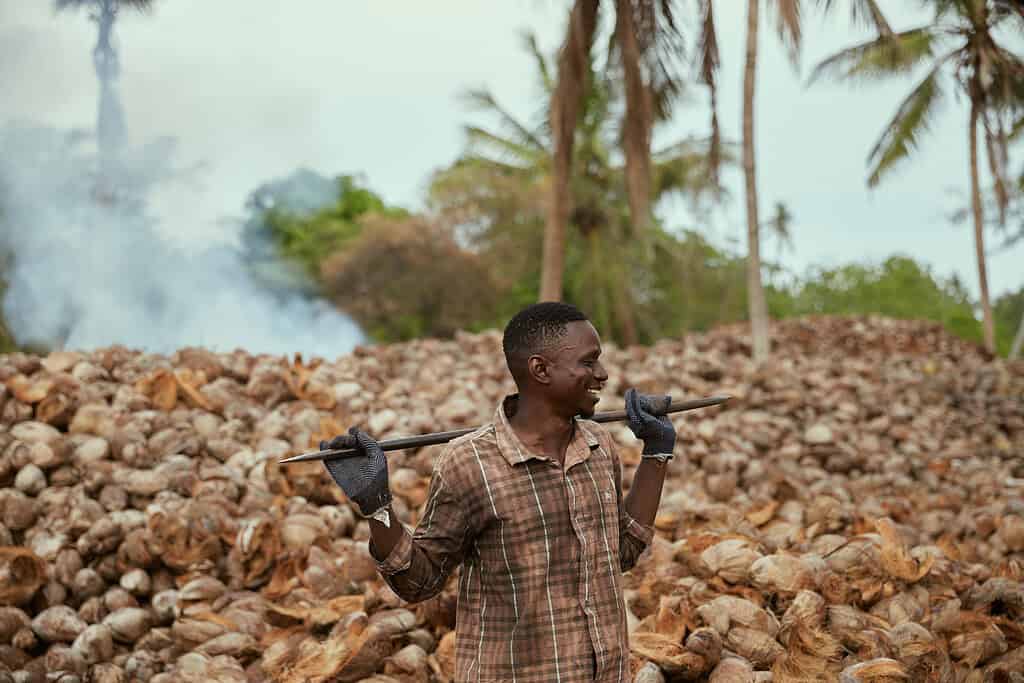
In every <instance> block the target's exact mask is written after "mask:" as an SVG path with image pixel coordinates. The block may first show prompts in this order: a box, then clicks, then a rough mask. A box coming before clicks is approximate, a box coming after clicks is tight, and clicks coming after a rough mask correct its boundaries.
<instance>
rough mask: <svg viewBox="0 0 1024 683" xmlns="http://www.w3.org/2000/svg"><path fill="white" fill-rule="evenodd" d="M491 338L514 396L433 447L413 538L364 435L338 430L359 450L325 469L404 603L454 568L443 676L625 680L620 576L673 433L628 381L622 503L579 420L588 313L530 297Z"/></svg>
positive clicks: (583, 409) (635, 548)
mask: <svg viewBox="0 0 1024 683" xmlns="http://www.w3.org/2000/svg"><path fill="white" fill-rule="evenodd" d="M503 347H504V351H505V359H506V362H507V363H508V368H509V371H510V372H511V373H512V377H513V379H514V380H515V383H516V386H517V388H518V389H519V393H518V394H515V395H513V396H508V397H506V398H505V399H504V400H503V401H502V402H501V404H500V405H498V407H497V409H496V410H495V412H494V420H493V422H492V423H490V424H487V425H485V426H483V427H481V428H479V429H477V430H476V431H474V432H473V433H471V434H468V435H466V436H463V437H461V438H459V439H456V440H454V441H452V442H451V443H450V444H448V446H447V447H446V448H445V450H444V452H442V453H441V455H440V456H439V457H438V459H437V462H436V463H435V465H434V473H433V477H432V479H431V483H430V490H429V493H428V497H427V501H426V503H425V504H424V510H423V515H422V517H421V519H420V522H419V525H418V526H417V528H416V530H415V532H414V533H413V534H411V535H410V533H409V532H408V531H407V530H406V529H405V527H404V526H403V525H402V524H401V523H399V522H396V521H395V517H394V515H393V513H392V512H391V510H390V501H391V494H390V492H389V490H388V478H387V462H386V461H385V459H384V454H383V453H382V452H381V450H380V447H379V445H378V444H377V442H376V441H374V440H373V439H372V438H370V437H369V436H368V435H367V434H365V433H364V432H361V431H359V430H357V429H355V428H353V429H351V430H350V434H352V435H353V436H355V438H356V440H357V441H358V443H359V444H360V448H361V449H362V450H364V451H365V453H366V458H365V459H364V458H358V457H357V458H350V459H341V460H335V461H332V462H329V463H328V470H329V471H330V473H331V476H332V477H333V478H334V479H335V481H337V483H338V484H339V485H340V486H341V487H342V489H343V490H344V491H345V493H346V495H348V496H349V498H350V499H351V500H352V501H353V502H355V503H356V504H357V505H358V506H359V508H360V511H361V512H362V513H363V514H364V515H365V516H366V517H368V518H370V533H371V540H370V551H371V553H372V554H373V556H374V558H375V559H376V560H377V561H378V569H379V571H380V573H381V575H382V576H383V578H384V580H385V581H386V582H387V583H388V585H389V586H391V588H392V589H393V590H394V591H395V593H397V594H398V595H399V596H401V597H402V598H403V599H404V600H407V601H409V602H418V601H421V600H425V599H427V598H429V597H431V596H433V595H435V594H437V593H438V592H439V591H440V590H441V589H442V588H443V587H444V585H445V581H446V579H447V578H448V576H449V575H450V573H451V572H452V571H453V570H454V569H455V568H456V567H458V566H460V565H462V573H461V576H460V578H459V600H458V612H457V617H456V662H455V666H456V674H455V679H456V680H457V681H476V680H480V681H517V682H519V683H530V682H534V683H540V682H544V683H548V682H550V681H561V682H562V683H570V682H573V681H599V682H601V683H605V682H612V681H614V682H615V683H619V682H620V681H625V680H627V679H628V675H629V671H628V668H629V667H628V663H629V660H628V656H629V647H628V642H627V636H628V634H627V630H626V616H625V604H624V602H623V596H622V580H621V579H622V572H624V571H628V570H629V569H631V568H632V567H633V566H634V565H635V564H636V561H637V559H638V557H639V556H640V554H641V553H642V552H643V551H644V549H645V548H646V547H647V545H648V544H649V543H650V541H651V537H652V534H653V530H652V524H653V523H654V516H655V512H656V511H657V509H658V503H659V501H660V500H661V489H662V484H663V482H664V479H665V469H666V466H667V462H668V460H669V459H671V457H672V451H673V448H674V445H675V437H676V435H675V429H674V428H673V427H672V423H671V422H670V421H669V419H668V418H667V417H655V416H654V415H652V414H651V413H650V412H649V411H650V410H652V406H651V405H650V403H649V401H648V399H647V398H646V397H642V396H640V395H639V394H637V393H636V391H635V390H633V389H630V390H629V391H628V392H627V394H626V410H627V412H628V413H629V416H630V420H629V424H630V428H631V429H632V430H633V431H634V433H635V434H636V435H637V436H638V437H639V438H641V439H643V441H644V448H643V458H642V459H641V463H640V465H639V466H638V467H637V470H636V474H635V476H634V479H633V485H632V487H631V488H630V491H629V496H627V497H626V499H625V500H623V497H622V486H621V482H622V473H621V467H620V464H619V457H618V453H617V452H616V447H615V444H614V442H613V441H612V440H611V438H610V437H609V436H608V434H607V433H606V432H605V431H604V430H603V429H602V428H601V427H600V426H599V425H598V424H597V423H595V422H591V421H589V420H586V419H585V418H586V417H590V416H592V415H593V414H594V406H595V405H596V404H597V402H598V394H599V392H600V391H601V388H602V386H603V385H604V383H605V382H606V381H607V379H608V373H607V372H605V369H604V367H602V365H601V361H600V356H601V342H600V338H599V337H598V334H597V331H596V330H595V329H594V327H593V325H591V324H590V322H589V321H588V320H587V319H586V317H585V316H584V315H583V314H582V313H581V312H580V311H579V310H577V309H576V308H575V307H573V306H570V305H567V304H563V303H554V302H547V303H541V304H536V305H533V306H530V307H528V308H526V309H524V310H523V311H521V312H519V313H518V314H517V315H516V316H515V317H514V318H512V320H511V321H510V322H509V324H508V326H507V327H506V328H505V335H504V341H503ZM339 438H340V437H339ZM332 444H334V446H332ZM339 445H340V443H335V441H332V442H331V443H323V444H321V448H326V447H336V446H339Z"/></svg>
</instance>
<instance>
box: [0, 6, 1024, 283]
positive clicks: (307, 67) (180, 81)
mask: <svg viewBox="0 0 1024 683" xmlns="http://www.w3.org/2000/svg"><path fill="white" fill-rule="evenodd" d="M683 4H685V3H683ZM882 4H883V7H884V8H885V9H886V10H887V11H890V12H893V13H892V14H891V15H890V19H891V22H892V23H893V25H894V27H896V28H897V29H902V28H908V27H910V26H911V25H915V24H916V23H919V22H920V21H921V20H922V19H926V18H927V17H925V16H923V15H920V14H917V15H915V13H913V12H909V11H907V10H906V6H907V5H908V4H910V3H906V2H903V1H901V0H887V1H886V2H883V3H882ZM745 6H746V3H745V2H741V1H740V0H724V1H722V2H719V3H717V5H716V7H717V8H718V16H717V19H718V24H719V30H720V34H721V36H720V38H721V42H722V69H723V73H722V77H721V94H720V107H721V109H720V117H721V122H722V126H723V130H724V133H725V134H726V135H727V136H728V137H731V138H733V139H738V138H739V131H740V122H741V84H742V69H743V41H744V30H745ZM567 7H568V3H566V2H565V1H564V0H562V1H559V0H514V1H513V0H505V1H504V2H500V3H499V2H479V0H434V1H433V2H401V3H400V2H394V1H393V0H373V1H372V2H352V1H348V2H340V1H338V0H303V2H291V3H284V2H279V1H277V0H216V2H209V1H200V0H163V1H161V0H157V2H156V7H155V10H154V11H153V12H152V13H150V14H148V15H129V14H125V15H124V16H123V17H122V18H121V19H120V20H119V22H118V25H117V29H116V41H117V45H118V47H119V49H120V56H121V61H122V71H123V73H122V79H121V93H122V98H123V102H124V105H125V111H126V120H127V125H128V129H129V135H130V138H131V140H132V141H133V142H134V143H139V144H141V143H145V142H146V141H147V140H152V139H154V138H157V137H162V136H173V137H175V138H176V139H177V140H178V156H177V158H178V160H179V162H180V163H181V164H182V165H189V164H193V163H197V162H203V163H205V170H204V171H203V172H202V174H201V185H202V186H201V187H196V186H191V185H190V186H184V185H182V186H177V187H175V188H172V189H169V190H168V191H166V192H164V193H162V194H161V196H160V197H159V198H158V201H157V206H156V210H157V212H158V214H159V215H160V216H161V218H162V220H163V226H164V229H166V230H169V231H171V232H175V233H178V234H182V235H186V236H189V237H196V236H202V235H210V234H217V233H219V232H222V231H223V227H222V226H219V223H220V222H221V221H222V219H223V218H225V217H227V216H238V215H240V214H241V211H242V204H243V202H244V199H245V196H246V195H247V193H248V192H249V191H250V190H252V189H253V188H255V187H256V186H257V185H259V184H260V183H262V182H265V181H267V180H269V179H272V178H275V177H279V176H282V175H286V174H288V173H290V172H291V171H292V170H294V169H295V168H297V167H299V166H308V167H310V168H313V169H315V170H317V171H319V172H321V173H325V174H330V175H335V174H339V173H362V174H364V175H365V177H366V179H367V181H368V182H369V184H370V186H371V187H372V188H373V189H374V190H376V191H378V192H379V193H381V194H382V195H383V196H384V197H385V199H386V200H388V201H390V202H393V203H398V204H402V205H405V206H407V207H410V208H417V207H419V206H421V205H422V201H423V195H424V189H425V185H426V181H427V178H428V176H429V174H430V172H431V171H432V170H433V169H435V168H437V167H439V166H442V165H445V164H446V163H448V162H450V161H451V160H452V159H453V158H455V157H456V156H457V155H458V154H459V152H460V151H461V149H462V147H463V137H462V129H461V126H462V124H463V123H464V122H465V121H467V120H468V119H469V118H470V116H469V115H467V113H466V112H465V110H464V109H463V108H462V105H461V103H460V102H459V100H458V94H459V93H460V92H461V91H463V90H464V89H465V88H467V87H470V86H482V85H486V86H487V87H489V88H491V89H492V90H493V91H494V92H495V93H496V94H497V96H498V97H499V99H500V100H501V101H502V102H504V103H506V104H507V106H508V107H509V108H510V109H512V110H513V111H515V112H516V113H518V114H521V115H523V116H524V117H528V116H530V115H532V114H534V113H535V112H537V111H538V110H539V108H540V107H542V106H543V102H542V101H541V100H540V99H539V98H538V93H537V89H536V84H535V81H534V69H533V65H532V63H531V61H530V59H529V58H528V57H527V56H526V55H525V53H524V52H523V50H522V48H521V40H520V33H521V31H522V30H523V29H532V30H534V31H536V32H537V33H538V35H539V37H540V40H541V42H542V45H544V46H545V47H548V48H554V47H556V46H557V43H558V40H559V37H560V35H561V32H562V28H563V25H564V18H565V14H566V8H567ZM896 7H903V8H904V9H903V10H902V11H903V13H902V14H900V13H899V12H900V11H901V10H896V9H894V8H896ZM846 19H847V17H846V16H845V14H844V15H841V16H839V15H837V16H835V17H833V18H831V19H830V20H828V21H827V22H826V21H823V20H821V19H820V18H819V17H818V16H810V17H809V18H808V20H807V21H806V25H805V32H806V43H805V50H804V55H803V68H802V73H801V74H797V73H796V72H795V71H794V69H793V68H792V67H791V66H790V65H789V63H788V62H787V61H786V59H785V55H784V54H783V52H782V50H781V49H780V47H779V44H778V41H777V40H776V39H775V37H774V35H773V34H772V32H771V31H770V28H771V25H772V24H770V23H769V22H770V21H771V18H770V17H765V18H764V20H763V24H762V26H763V27H764V28H766V29H769V30H766V31H763V32H762V37H761V47H762V55H763V59H762V60H761V62H760V64H759V80H758V99H757V116H758V118H757V151H758V161H759V181H760V194H761V204H762V207H761V208H762V214H763V215H764V216H767V215H768V213H769V212H770V210H771V207H772V206H773V205H774V203H775V202H776V201H784V202H786V204H787V205H788V206H789V208H790V209H791V211H792V212H793V214H794V216H795V222H794V225H793V232H794V242H795V249H794V251H793V252H790V253H788V254H786V255H785V257H784V258H785V261H786V262H787V264H788V265H789V266H790V267H791V268H794V269H796V270H798V271H801V270H803V269H804V268H805V267H806V266H807V265H809V264H836V263H840V262H848V261H850V260H869V259H870V260H879V259H882V258H884V257H885V256H887V255H889V254H892V253H896V252H902V253H906V254H911V255H913V256H915V257H917V258H920V259H922V260H924V261H926V262H927V263H929V264H931V265H932V266H933V267H934V269H935V270H936V272H937V273H939V274H940V275H951V274H952V273H954V272H956V273H959V274H960V276H961V277H962V279H963V280H964V281H965V283H967V284H968V286H969V287H970V288H971V290H972V291H977V272H976V267H975V260H974V247H973V238H972V233H971V231H970V229H969V227H968V226H966V225H961V226H951V225H950V223H949V222H948V221H947V220H946V218H945V216H946V214H948V213H949V212H950V211H951V210H953V209H955V208H957V207H958V206H962V205H965V204H966V203H967V201H968V195H967V187H968V167H967V161H966V159H967V134H966V119H967V110H966V108H965V106H964V104H963V103H962V102H958V101H957V100H955V99H953V98H949V99H948V100H947V101H946V103H945V106H944V109H943V112H942V115H941V117H940V118H939V119H938V120H937V122H936V125H935V126H934V127H933V129H932V131H931V133H930V134H929V135H928V136H927V137H926V138H925V139H924V140H923V142H922V145H921V149H920V153H919V154H918V155H917V157H916V158H915V159H913V160H911V161H909V162H907V163H905V164H904V165H903V166H901V167H900V168H899V169H897V170H896V171H895V172H894V173H893V174H892V176H891V177H890V178H889V179H888V180H887V182H886V183H885V184H884V185H883V186H882V187H880V188H878V189H875V190H873V191H869V190H868V189H866V186H865V182H864V180H865V176H866V169H865V165H864V161H865V157H866V154H867V152H868V150H869V149H870V148H871V145H872V144H873V143H874V141H875V139H876V138H877V136H878V134H879V132H880V131H881V130H882V127H883V125H884V124H885V122H886V121H887V120H888V119H889V118H890V117H891V116H892V114H893V112H894V111H895V108H896V106H897V104H898V103H899V101H900V100H901V99H902V97H903V96H904V95H905V94H906V93H907V92H909V89H910V88H911V87H912V85H913V81H910V80H905V81H899V80H897V81H893V82H886V83H880V84H869V85H865V86H862V87H859V88H853V87H848V86H845V85H837V84H830V83H824V84H821V85H816V86H815V87H813V88H810V89H807V88H805V87H804V85H803V82H804V80H805V78H806V74H807V73H808V72H809V69H810V66H812V65H813V64H815V63H817V61H818V60H819V59H820V58H821V57H823V56H825V55H826V54H828V53H830V52H831V51H834V50H835V49H836V48H837V47H839V46H842V45H849V44H851V43H853V42H856V41H858V40H860V39H861V38H863V37H865V36H866V29H857V28H854V27H851V26H850V25H849V24H848V22H847V21H846ZM94 43H95V25H94V24H93V23H92V22H90V21H88V19H87V17H86V15H85V14H84V13H82V12H79V13H74V12H71V13H66V14H62V15H57V14H55V12H54V11H53V9H52V3H50V2H47V1H46V0H36V1H34V2H29V1H27V0H0V93H2V109H0V121H2V120H5V119H18V120H30V121H35V122H39V123H45V124H50V125H54V126H59V127H90V126H92V125H93V124H94V119H95V108H96V98H97V85H96V78H95V74H94V72H93V68H92V62H91V50H92V47H93V44H94ZM706 125H707V115H706V110H705V108H704V106H703V101H702V100H701V99H698V100H696V101H694V102H692V103H690V104H687V105H683V106H681V107H680V110H679V113H678V115H677V118H676V120H674V121H673V122H672V124H671V126H670V127H669V129H668V130H665V131H662V133H661V134H660V135H661V138H660V139H663V140H667V139H670V138H672V137H678V136H684V135H687V134H691V133H694V134H705V133H706ZM1018 149H1019V150H1020V151H1018V155H1019V154H1020V153H1021V152H1024V149H1022V148H1018ZM1018 158H1019V157H1018ZM728 180H729V183H730V184H731V186H732V188H733V195H734V201H733V203H732V205H731V206H730V207H728V208H727V209H726V210H725V211H723V212H722V213H721V215H719V216H717V217H716V220H715V221H714V223H713V224H712V225H708V226H700V227H702V228H703V229H704V230H705V231H706V232H707V233H708V234H709V236H711V237H712V238H713V239H714V240H716V241H718V242H722V241H725V240H729V239H735V240H740V239H745V228H744V225H745V223H744V213H743V202H742V199H743V194H742V178H741V175H740V174H739V173H738V172H734V173H731V174H730V175H729V177H728ZM663 209H665V210H664V211H663V215H664V216H665V217H666V219H667V222H668V223H669V225H681V224H683V223H684V222H685V221H686V220H687V217H686V216H685V214H684V213H683V212H682V210H681V209H680V208H678V207H675V206H668V207H663ZM991 243H992V241H990V244H991ZM766 250H767V251H766V253H767V255H768V256H769V257H773V256H775V254H776V249H775V246H774V245H772V244H768V245H767V246H766ZM989 273H990V285H991V289H992V291H993V294H994V295H998V294H999V293H1001V292H1004V291H1007V290H1010V289H1017V288H1019V287H1020V286H1021V285H1022V284H1024V245H1022V246H1018V247H1017V248H1016V249H1014V250H1011V251H1007V252H1003V253H999V254H992V256H991V258H990V261H989Z"/></svg>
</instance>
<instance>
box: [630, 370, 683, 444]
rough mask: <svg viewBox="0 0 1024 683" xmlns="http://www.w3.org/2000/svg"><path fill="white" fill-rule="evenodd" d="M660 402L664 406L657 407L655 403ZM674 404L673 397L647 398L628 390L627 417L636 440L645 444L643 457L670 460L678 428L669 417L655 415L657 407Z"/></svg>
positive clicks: (659, 406)
mask: <svg viewBox="0 0 1024 683" xmlns="http://www.w3.org/2000/svg"><path fill="white" fill-rule="evenodd" d="M656 399H662V400H659V401H658V402H659V403H663V405H658V406H655V405H654V403H653V401H654V400H656ZM671 402H672V397H671V396H664V397H662V396H657V397H654V396H646V395H644V394H641V393H638V392H637V390H636V389H634V388H632V387H631V388H629V389H627V390H626V415H627V416H628V418H629V428H630V429H631V430H632V431H633V434H634V435H635V436H636V438H638V439H641V440H642V441H643V442H644V449H643V451H642V455H643V456H644V457H654V456H667V457H662V458H659V459H662V460H670V459H671V458H672V450H673V449H674V448H675V446H676V428H675V427H674V426H672V421H671V420H669V419H668V416H667V415H661V416H657V415H654V414H653V411H654V409H655V407H657V408H658V409H661V411H662V412H663V411H664V409H666V408H668V406H669V404H670V403H671Z"/></svg>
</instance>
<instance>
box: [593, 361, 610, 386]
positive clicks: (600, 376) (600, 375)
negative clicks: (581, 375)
mask: <svg viewBox="0 0 1024 683" xmlns="http://www.w3.org/2000/svg"><path fill="white" fill-rule="evenodd" d="M594 378H595V379H597V380H598V381H600V382H606V381H608V371H607V370H605V369H604V366H603V365H601V364H600V363H597V364H595V365H594Z"/></svg>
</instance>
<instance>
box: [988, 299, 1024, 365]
mask: <svg viewBox="0 0 1024 683" xmlns="http://www.w3.org/2000/svg"><path fill="white" fill-rule="evenodd" d="M992 315H993V316H994V317H995V319H996V351H998V352H999V355H1001V356H1005V355H1007V354H1009V353H1010V345H1011V344H1013V336H1014V335H1015V334H1016V333H1017V328H1018V327H1019V326H1020V321H1021V318H1024V286H1022V287H1021V288H1020V289H1018V290H1017V291H1016V292H1007V293H1006V294H1003V295H1002V296H1000V297H999V298H998V299H996V300H995V303H994V304H993V306H992Z"/></svg>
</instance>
